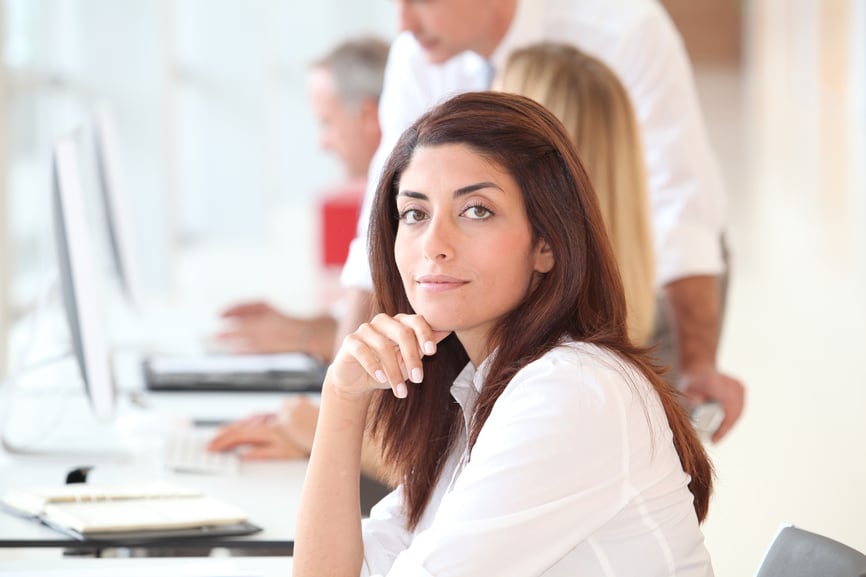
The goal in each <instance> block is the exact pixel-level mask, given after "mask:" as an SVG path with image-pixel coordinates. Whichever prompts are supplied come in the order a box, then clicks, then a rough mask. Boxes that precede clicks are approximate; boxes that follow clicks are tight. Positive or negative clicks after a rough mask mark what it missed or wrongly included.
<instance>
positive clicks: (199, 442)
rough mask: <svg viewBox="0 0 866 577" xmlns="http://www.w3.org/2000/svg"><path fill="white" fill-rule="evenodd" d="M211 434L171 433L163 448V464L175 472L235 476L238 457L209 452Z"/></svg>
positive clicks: (238, 461) (189, 431)
mask: <svg viewBox="0 0 866 577" xmlns="http://www.w3.org/2000/svg"><path fill="white" fill-rule="evenodd" d="M211 436H212V433H211V432H210V431H201V430H195V429H190V430H187V431H178V432H174V433H172V434H171V435H170V436H169V437H168V438H167V439H166V441H165V445H164V447H163V464H164V465H165V466H166V467H168V468H170V469H173V470H175V471H183V472H186V473H202V474H209V475H236V474H237V473H238V471H239V470H240V461H241V459H240V456H239V455H237V454H236V453H233V452H224V453H218V452H211V451H208V449H207V446H208V443H209V442H210V438H211Z"/></svg>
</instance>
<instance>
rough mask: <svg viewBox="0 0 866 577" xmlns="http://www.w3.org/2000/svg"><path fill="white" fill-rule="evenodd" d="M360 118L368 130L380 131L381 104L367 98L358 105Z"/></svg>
mask: <svg viewBox="0 0 866 577" xmlns="http://www.w3.org/2000/svg"><path fill="white" fill-rule="evenodd" d="M358 116H359V117H360V118H361V122H362V123H363V125H364V126H365V127H366V128H367V129H370V130H376V131H378V130H379V104H378V103H377V102H376V101H375V100H373V99H371V98H365V99H364V100H363V101H362V102H361V103H360V104H359V105H358Z"/></svg>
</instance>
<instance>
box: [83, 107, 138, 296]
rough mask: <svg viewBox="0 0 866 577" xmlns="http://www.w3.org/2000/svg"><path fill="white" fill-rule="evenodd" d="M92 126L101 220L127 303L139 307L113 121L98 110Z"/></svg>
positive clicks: (132, 239) (135, 262) (132, 236)
mask: <svg viewBox="0 0 866 577" xmlns="http://www.w3.org/2000/svg"><path fill="white" fill-rule="evenodd" d="M93 126H94V145H95V152H96V172H97V175H98V180H99V192H100V195H101V197H102V204H103V206H104V207H105V216H104V218H105V223H106V227H107V229H108V230H107V233H108V242H109V247H110V253H111V257H112V260H113V262H114V268H115V270H116V271H117V276H118V281H119V282H120V286H121V289H122V290H123V293H124V295H125V297H126V299H127V301H128V302H129V304H130V305H131V306H132V307H133V308H140V307H141V306H142V304H143V290H142V286H141V276H140V267H139V261H138V259H137V252H136V246H135V231H134V230H133V227H132V222H131V219H130V218H129V214H130V211H129V207H128V199H127V193H126V189H125V188H124V180H123V170H122V167H121V164H120V158H119V154H118V147H117V135H116V132H115V127H114V120H113V117H112V116H111V115H110V113H109V111H108V110H107V109H106V108H105V107H102V108H99V109H98V110H97V111H96V113H95V114H94V122H93Z"/></svg>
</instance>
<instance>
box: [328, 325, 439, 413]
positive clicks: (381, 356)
mask: <svg viewBox="0 0 866 577" xmlns="http://www.w3.org/2000/svg"><path fill="white" fill-rule="evenodd" d="M449 334H450V333H449V332H443V331H434V330H433V329H432V328H431V327H430V325H429V324H427V321H426V320H424V317H422V316H420V315H406V314H399V315H397V316H394V317H390V316H388V315H385V314H379V315H376V317H374V318H373V320H372V321H370V322H369V323H364V324H363V325H361V326H360V327H358V330H356V331H355V332H354V333H352V334H350V335H349V336H347V337H346V338H345V339H344V340H343V344H342V345H341V346H340V350H339V351H337V355H336V357H335V358H334V362H333V363H332V364H331V366H330V367H329V369H328V376H327V378H326V379H325V383H326V385H329V386H330V387H332V389H333V391H334V392H335V393H336V394H337V395H339V396H341V397H343V398H346V399H352V398H361V397H367V396H369V394H370V393H372V392H373V391H374V390H376V389H387V388H390V389H391V390H392V391H394V396H396V397H398V398H401V399H402V398H405V397H406V395H407V394H408V388H407V387H406V381H410V382H411V383H415V384H418V383H420V382H421V381H423V380H424V368H423V366H422V364H421V359H422V358H423V357H424V356H425V355H427V356H429V355H433V354H435V353H436V344H437V343H438V342H440V341H441V340H442V339H444V338H445V337H447V336H448V335H449Z"/></svg>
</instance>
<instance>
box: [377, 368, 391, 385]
mask: <svg viewBox="0 0 866 577" xmlns="http://www.w3.org/2000/svg"><path fill="white" fill-rule="evenodd" d="M376 380H377V381H379V382H380V383H386V382H388V377H386V376H385V372H384V371H381V370H379V371H376Z"/></svg>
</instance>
